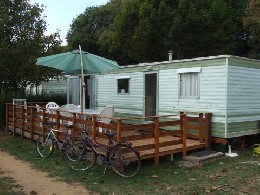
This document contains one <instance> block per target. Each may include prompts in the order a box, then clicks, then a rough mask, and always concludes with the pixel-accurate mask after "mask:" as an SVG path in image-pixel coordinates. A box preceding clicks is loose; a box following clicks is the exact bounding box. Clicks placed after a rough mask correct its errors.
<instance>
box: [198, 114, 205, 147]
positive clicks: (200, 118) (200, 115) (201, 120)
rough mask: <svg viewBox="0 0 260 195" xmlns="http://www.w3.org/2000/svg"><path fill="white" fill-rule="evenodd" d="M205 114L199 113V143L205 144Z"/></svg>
mask: <svg viewBox="0 0 260 195" xmlns="http://www.w3.org/2000/svg"><path fill="white" fill-rule="evenodd" d="M203 139H204V136H203V113H199V141H200V143H202V142H203Z"/></svg>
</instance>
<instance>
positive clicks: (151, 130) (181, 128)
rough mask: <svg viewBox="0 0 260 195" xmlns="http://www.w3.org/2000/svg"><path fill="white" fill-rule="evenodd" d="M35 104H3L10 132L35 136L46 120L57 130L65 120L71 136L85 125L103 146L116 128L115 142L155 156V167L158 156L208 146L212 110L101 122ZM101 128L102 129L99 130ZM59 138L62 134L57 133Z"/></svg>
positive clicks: (84, 115) (142, 153)
mask: <svg viewBox="0 0 260 195" xmlns="http://www.w3.org/2000/svg"><path fill="white" fill-rule="evenodd" d="M35 104H36V103H28V104H27V106H20V105H13V104H8V103H7V104H6V127H7V128H8V130H10V131H12V132H13V135H15V134H20V136H21V137H28V138H30V139H31V140H35V139H37V137H38V135H39V134H42V133H44V132H46V131H48V128H49V126H46V125H44V124H45V123H46V121H56V127H55V128H56V129H60V130H61V129H64V130H66V129H67V127H66V126H65V125H64V123H68V122H70V123H71V124H73V125H72V129H71V130H72V135H73V136H77V135H79V134H80V132H81V131H82V130H83V129H85V127H87V129H88V131H89V133H90V135H91V136H92V138H93V139H94V140H96V141H98V142H99V143H102V144H104V145H106V144H107V137H106V136H105V135H104V131H108V130H110V131H115V132H116V133H117V134H116V136H115V141H116V142H120V141H130V142H132V145H133V147H134V148H135V149H136V150H138V151H139V152H140V154H141V158H142V159H148V158H154V165H155V167H158V166H159V159H160V156H165V155H169V154H174V153H182V154H183V156H186V154H187V152H188V151H192V150H196V149H203V150H210V149H211V134H210V130H211V113H193V114H192V115H190V114H188V115H187V114H185V113H183V112H181V113H179V114H175V115H167V116H166V115H164V116H150V117H132V118H130V117H127V118H123V117H117V118H112V122H111V123H110V124H105V123H102V122H100V121H99V120H98V116H96V115H87V114H79V113H71V116H70V117H68V116H63V115H61V113H60V111H59V110H58V111H56V112H55V113H52V114H51V113H46V112H45V109H44V106H45V104H44V103H37V104H38V105H40V106H42V109H43V111H39V112H37V110H36V107H35ZM100 130H101V131H100ZM57 136H58V137H60V138H61V137H62V134H57Z"/></svg>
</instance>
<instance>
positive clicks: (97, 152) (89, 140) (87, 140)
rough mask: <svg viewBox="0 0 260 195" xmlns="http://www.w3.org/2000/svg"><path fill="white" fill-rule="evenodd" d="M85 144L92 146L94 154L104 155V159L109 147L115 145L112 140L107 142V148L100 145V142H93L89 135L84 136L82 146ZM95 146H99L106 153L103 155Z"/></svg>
mask: <svg viewBox="0 0 260 195" xmlns="http://www.w3.org/2000/svg"><path fill="white" fill-rule="evenodd" d="M86 145H89V146H91V147H92V148H93V150H94V151H95V153H96V155H100V156H103V157H106V159H107V158H108V153H109V151H110V149H111V148H112V147H113V146H114V145H115V144H114V143H113V142H111V143H108V148H106V147H104V146H102V145H101V144H99V143H97V142H95V141H94V140H93V139H91V138H90V137H89V136H85V140H84V147H86ZM97 147H98V148H100V149H101V150H102V151H103V152H104V153H105V154H106V155H105V156H104V155H103V154H101V153H100V152H99V151H98V150H97Z"/></svg>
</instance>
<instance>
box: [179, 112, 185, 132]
mask: <svg viewBox="0 0 260 195" xmlns="http://www.w3.org/2000/svg"><path fill="white" fill-rule="evenodd" d="M183 114H184V112H180V121H181V125H180V130H181V135H180V136H181V137H182V136H183V131H182V129H183Z"/></svg>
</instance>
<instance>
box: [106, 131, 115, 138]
mask: <svg viewBox="0 0 260 195" xmlns="http://www.w3.org/2000/svg"><path fill="white" fill-rule="evenodd" d="M115 134H116V132H112V131H110V132H105V135H106V136H107V137H109V139H112V138H113V137H114V136H115Z"/></svg>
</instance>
